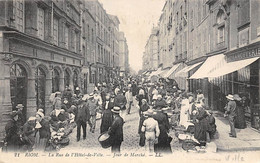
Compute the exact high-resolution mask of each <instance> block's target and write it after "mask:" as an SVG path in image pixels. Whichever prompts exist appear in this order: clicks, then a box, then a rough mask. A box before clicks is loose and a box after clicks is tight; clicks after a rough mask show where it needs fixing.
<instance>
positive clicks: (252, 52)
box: [227, 47, 260, 62]
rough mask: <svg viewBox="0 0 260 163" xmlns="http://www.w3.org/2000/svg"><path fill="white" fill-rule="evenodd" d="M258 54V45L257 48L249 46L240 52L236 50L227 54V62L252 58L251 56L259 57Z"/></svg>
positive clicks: (259, 49)
mask: <svg viewBox="0 0 260 163" xmlns="http://www.w3.org/2000/svg"><path fill="white" fill-rule="evenodd" d="M259 56H260V47H257V48H251V49H248V50H242V51H241V52H236V53H234V54H230V55H228V56H227V61H228V62H233V61H238V60H243V59H248V58H253V57H259Z"/></svg>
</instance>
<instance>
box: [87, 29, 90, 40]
mask: <svg viewBox="0 0 260 163" xmlns="http://www.w3.org/2000/svg"><path fill="white" fill-rule="evenodd" d="M87 28H88V41H90V31H89V25H88V27H87Z"/></svg>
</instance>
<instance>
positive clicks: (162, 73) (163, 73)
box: [158, 68, 170, 77]
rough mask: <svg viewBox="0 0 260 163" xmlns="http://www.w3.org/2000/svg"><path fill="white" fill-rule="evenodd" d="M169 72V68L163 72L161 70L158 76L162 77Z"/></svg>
mask: <svg viewBox="0 0 260 163" xmlns="http://www.w3.org/2000/svg"><path fill="white" fill-rule="evenodd" d="M169 70H170V69H169V68H167V69H164V70H162V72H161V73H160V74H158V75H159V76H160V77H164V76H165V75H166V74H167V72H168V71H169Z"/></svg>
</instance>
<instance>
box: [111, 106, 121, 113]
mask: <svg viewBox="0 0 260 163" xmlns="http://www.w3.org/2000/svg"><path fill="white" fill-rule="evenodd" d="M111 111H112V112H113V113H117V114H119V113H120V107H117V106H115V107H114V108H113V109H112V110H111Z"/></svg>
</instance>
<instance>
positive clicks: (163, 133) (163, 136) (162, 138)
mask: <svg viewBox="0 0 260 163" xmlns="http://www.w3.org/2000/svg"><path fill="white" fill-rule="evenodd" d="M159 128H160V135H159V137H158V143H157V144H154V152H155V153H164V154H167V153H168V154H169V153H172V149H171V144H170V143H171V142H170V141H169V136H168V134H167V130H166V127H165V126H164V125H159Z"/></svg>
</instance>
